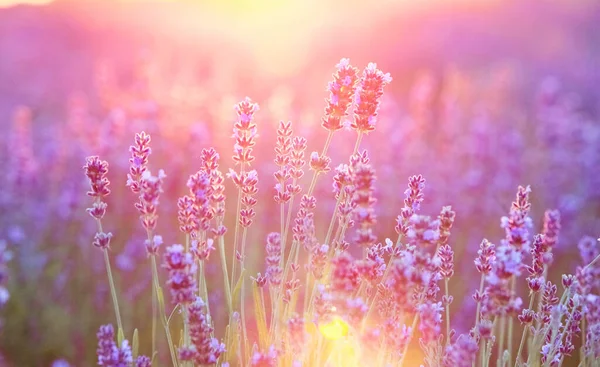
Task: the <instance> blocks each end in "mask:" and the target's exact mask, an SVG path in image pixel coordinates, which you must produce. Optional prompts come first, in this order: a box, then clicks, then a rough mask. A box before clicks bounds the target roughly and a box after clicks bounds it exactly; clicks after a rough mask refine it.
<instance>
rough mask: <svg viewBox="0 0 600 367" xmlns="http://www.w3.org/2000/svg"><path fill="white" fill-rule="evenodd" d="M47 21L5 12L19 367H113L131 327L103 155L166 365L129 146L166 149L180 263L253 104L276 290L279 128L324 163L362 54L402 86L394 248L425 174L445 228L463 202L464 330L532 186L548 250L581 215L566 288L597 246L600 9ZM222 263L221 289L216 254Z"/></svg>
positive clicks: (560, 263)
mask: <svg viewBox="0 0 600 367" xmlns="http://www.w3.org/2000/svg"><path fill="white" fill-rule="evenodd" d="M30 3H38V4H27V5H23V4H20V5H17V4H14V3H13V2H12V1H6V0H4V1H0V162H1V166H0V167H1V169H2V174H0V239H3V240H4V241H5V243H6V247H7V250H3V251H4V252H5V253H6V254H7V253H8V252H10V253H11V254H12V259H10V261H8V262H7V265H6V266H7V267H6V266H5V265H1V266H0V270H1V271H0V273H1V275H2V276H1V277H0V282H2V283H3V284H4V286H5V287H6V289H7V290H8V292H9V293H10V298H8V301H7V302H5V304H4V305H3V307H2V311H1V318H2V326H1V329H0V353H1V354H2V362H0V363H3V364H4V365H6V366H52V365H53V363H54V366H67V365H71V366H92V365H94V364H95V361H94V357H95V343H96V339H95V331H96V330H97V328H98V326H99V325H100V324H103V323H107V322H110V321H111V320H112V318H113V316H112V311H111V310H112V306H111V304H110V298H109V294H108V291H109V290H108V284H107V282H106V275H105V270H104V264H103V262H102V258H101V256H99V252H98V250H97V249H96V248H94V247H93V246H92V245H91V241H92V237H93V234H94V228H93V226H94V222H93V221H92V220H90V218H89V217H88V216H87V214H86V213H85V208H86V207H87V206H88V205H89V200H88V198H87V197H86V196H85V192H86V190H87V187H86V186H87V182H86V180H85V178H84V175H83V172H82V166H83V163H84V161H85V157H86V156H87V155H92V154H94V155H96V154H97V155H101V157H102V158H103V159H105V160H107V161H108V162H109V164H110V173H109V178H110V180H111V181H112V189H113V193H112V194H111V196H110V200H109V210H108V214H107V220H106V224H105V227H106V228H107V229H108V230H110V231H111V232H112V233H113V234H114V236H115V237H114V238H113V242H112V250H111V256H112V261H113V267H114V271H115V272H116V276H117V286H118V288H119V292H120V294H121V299H122V301H121V306H122V307H123V308H124V310H123V311H122V312H123V315H124V316H123V317H124V319H125V320H126V335H131V333H132V332H133V327H134V326H135V327H138V328H139V329H140V337H141V341H142V343H146V346H147V342H148V341H149V335H148V334H149V324H150V287H149V285H150V272H149V267H148V265H147V259H146V253H145V250H144V247H143V240H144V236H145V233H144V232H143V231H142V229H141V226H140V223H139V221H138V219H137V214H136V212H135V209H134V207H133V203H134V201H135V198H134V197H133V195H132V194H131V193H130V192H129V190H128V189H127V188H126V187H125V181H126V171H127V165H128V156H129V153H128V146H129V145H131V144H132V142H133V136H134V133H135V132H139V131H141V130H145V131H146V132H148V133H150V134H151V135H152V139H153V143H152V147H153V153H152V156H151V163H150V168H151V169H152V171H153V172H155V171H157V170H158V169H159V168H163V169H164V170H165V171H166V173H167V176H168V177H167V179H166V186H167V187H166V192H165V194H164V195H163V197H162V199H161V206H160V210H159V213H160V219H159V230H158V232H159V233H160V234H162V236H163V238H165V242H166V243H167V244H170V243H177V242H181V241H182V236H181V235H180V233H179V232H178V231H177V226H176V212H175V211H176V199H177V197H178V196H180V195H181V194H183V193H184V192H185V189H186V188H185V181H186V179H187V177H188V176H189V174H191V173H193V172H195V171H196V170H197V169H198V164H199V153H200V151H201V149H202V148H206V147H210V146H213V147H215V148H216V149H217V150H218V151H219V152H220V153H221V157H222V167H224V168H225V169H226V168H227V167H232V163H231V158H230V152H231V151H232V144H233V143H232V139H230V136H231V129H232V124H233V121H234V119H235V113H234V111H233V108H232V107H233V105H234V104H235V103H236V102H237V101H239V100H241V99H242V98H243V97H245V96H249V97H251V98H252V99H253V100H255V101H256V102H258V103H259V104H260V106H261V110H260V111H259V113H258V114H257V123H258V128H259V134H260V137H259V140H258V146H257V151H256V156H257V161H256V166H255V167H256V168H257V170H258V171H259V177H260V178H261V182H260V195H259V196H258V198H259V203H260V204H259V207H258V218H259V219H260V220H258V221H257V223H256V224H255V225H254V226H253V227H252V229H251V231H250V237H249V240H250V242H249V243H250V250H249V251H250V254H249V255H248V256H249V257H250V258H251V259H252V260H251V261H252V264H253V265H252V266H253V269H252V271H251V272H256V271H261V270H262V267H263V265H264V256H263V249H264V239H265V235H266V234H267V233H268V232H270V231H272V230H277V229H278V227H277V226H278V224H277V222H276V221H275V222H273V223H271V221H270V220H269V218H272V217H275V218H277V215H278V214H277V213H278V212H277V206H276V204H275V203H274V202H273V200H272V194H273V190H274V189H273V185H274V184H275V182H274V179H273V178H272V172H274V170H275V167H274V164H273V158H274V153H273V147H274V143H275V135H276V133H275V129H276V124H277V123H278V121H279V120H291V121H292V122H293V124H294V125H293V126H294V130H295V132H296V133H297V134H299V135H302V136H304V137H306V138H307V139H308V145H309V148H308V149H309V151H313V150H320V149H321V147H322V145H323V142H324V140H325V137H326V134H325V130H323V129H322V128H321V127H320V118H321V116H322V112H323V108H324V105H325V103H324V98H325V97H327V94H326V91H325V87H326V85H327V82H328V81H329V80H330V79H331V73H332V72H333V70H334V66H335V64H336V63H337V62H338V61H339V60H340V59H341V58H342V57H349V58H350V60H351V62H352V64H354V65H356V66H358V67H361V68H362V67H364V66H366V64H367V63H368V62H370V61H373V62H376V63H377V64H378V66H379V67H380V68H381V69H382V70H383V71H385V72H389V73H391V75H392V77H393V79H394V80H393V82H392V84H390V85H389V86H388V87H387V89H386V94H385V96H384V101H383V104H382V111H381V116H380V119H379V122H378V124H377V129H376V131H375V132H373V133H372V134H370V135H369V136H368V137H366V138H365V139H363V145H362V147H363V148H366V149H368V150H369V151H370V154H371V156H372V160H373V162H374V166H375V168H376V170H377V173H378V177H379V178H378V181H377V193H376V195H377V198H378V200H379V205H378V208H377V214H378V216H379V221H378V227H377V228H378V237H379V240H381V241H382V240H383V239H385V238H386V237H393V236H394V235H395V234H394V230H393V227H394V220H395V216H396V215H398V214H399V211H400V208H401V205H402V200H403V198H404V195H403V192H404V190H405V188H406V185H407V178H408V176H409V175H412V174H418V173H421V174H423V175H424V176H425V178H426V180H427V183H426V191H425V202H424V205H423V209H422V210H423V212H424V213H427V214H430V215H433V216H436V215H437V214H438V213H439V210H440V208H441V206H442V205H452V207H453V208H454V210H456V212H457V217H456V218H457V219H456V223H455V226H454V229H453V233H452V237H451V241H450V244H451V245H452V246H453V247H454V248H455V252H456V255H455V259H456V263H457V265H456V269H457V272H456V275H455V276H454V278H453V279H452V281H451V283H450V285H451V293H453V294H454V295H455V302H454V303H453V304H452V308H451V310H452V313H453V317H452V320H453V321H454V322H456V325H455V327H456V328H457V329H459V330H464V329H465V328H468V327H469V325H470V324H471V323H472V322H473V321H472V315H473V314H474V302H473V301H472V299H471V297H470V294H471V292H472V291H473V290H474V289H475V288H476V286H477V284H474V283H472V282H471V279H476V280H477V279H479V278H478V277H473V276H472V275H473V272H474V266H473V258H474V255H475V253H476V250H477V247H478V244H479V242H480V241H481V239H482V238H484V237H486V238H488V239H490V240H491V241H492V242H498V241H499V240H500V239H501V238H502V234H503V232H502V230H501V228H500V218H501V217H502V216H503V215H506V214H507V213H508V210H509V207H510V203H511V201H512V200H513V198H514V195H515V192H516V188H517V186H518V185H531V187H532V190H533V192H532V195H531V197H532V201H533V208H532V217H533V219H534V229H533V231H535V232H537V231H539V230H540V229H541V222H542V218H543V213H544V211H545V210H546V209H555V208H556V209H559V210H560V212H561V217H562V227H563V229H562V232H561V235H560V244H559V246H558V248H556V250H555V251H556V254H555V257H556V261H555V265H554V268H553V269H554V271H552V272H551V274H550V278H551V280H557V279H558V277H559V276H560V274H561V273H563V272H572V271H573V269H574V267H575V266H576V265H578V264H579V261H580V259H579V254H578V250H577V243H578V241H579V240H580V239H581V238H582V237H583V236H585V235H593V236H597V234H598V232H599V230H600V226H599V224H600V223H599V221H598V218H599V216H598V214H599V211H600V201H599V199H600V174H598V168H599V164H600V88H598V86H599V85H600V67H599V65H600V3H599V2H597V1H591V0H590V1H585V0H581V1H576V0H564V1H560V0H553V1H550V0H519V1H516V0H515V1H513V0H505V1H500V0H471V1H469V0H439V1H435V0H428V1H410V0H379V1H374V2H371V1H362V0H346V1H341V0H303V1H292V0H252V1H250V0H197V1H143V0H140V1H116V0H104V1H84V0H81V1H73V0H62V1H61V0H57V1H53V2H51V1H37V2H36V1H30ZM353 142H354V135H353V134H352V133H351V132H346V131H343V132H340V133H338V134H336V136H335V137H334V140H333V145H332V149H331V150H330V151H331V155H332V158H333V165H334V166H335V165H337V164H339V163H343V162H346V161H347V156H348V154H349V153H350V152H351V149H352V145H353ZM305 178H306V179H307V180H308V179H310V178H309V177H305ZM331 178H332V175H331V174H329V175H327V176H325V178H322V179H321V180H320V183H319V186H318V189H317V198H318V199H319V207H318V211H317V214H316V215H317V218H323V220H324V221H326V222H327V223H328V221H329V219H328V218H329V217H330V216H331V211H332V207H333V205H334V201H333V197H332V194H331ZM305 184H307V182H305ZM227 190H228V192H232V191H231V190H232V184H231V183H229V182H228V186H227ZM230 204H231V202H230ZM232 210H233V208H232ZM232 210H230V212H232ZM317 223H319V221H317ZM317 230H318V231H325V230H326V228H317ZM0 249H1V246H0ZM0 258H2V259H4V260H8V256H1V257H0ZM211 266H212V267H211V268H209V269H208V271H209V272H215V274H217V275H218V274H219V272H220V270H219V269H218V261H217V259H216V257H215V258H214V259H213V260H212V264H211ZM215 278H216V279H219V277H218V276H216V277H215ZM163 279H164V274H163ZM520 287H521V288H522V290H523V289H524V287H525V285H524V284H521V285H520ZM209 289H210V293H211V299H210V301H211V310H213V313H214V315H213V316H214V317H215V319H217V320H219V318H221V319H222V317H223V316H224V314H225V311H224V310H222V307H221V306H220V305H222V303H221V301H220V300H221V298H222V296H223V295H222V293H221V290H220V287H219V282H216V283H215V284H209ZM0 298H3V297H0ZM3 303H4V302H3ZM219 310H221V311H219ZM142 345H144V344H142ZM146 349H147V348H146ZM141 352H144V353H146V352H147V350H145V349H144V347H142V349H141ZM60 363H63V364H60ZM573 363H575V362H573ZM575 365H576V364H575Z"/></svg>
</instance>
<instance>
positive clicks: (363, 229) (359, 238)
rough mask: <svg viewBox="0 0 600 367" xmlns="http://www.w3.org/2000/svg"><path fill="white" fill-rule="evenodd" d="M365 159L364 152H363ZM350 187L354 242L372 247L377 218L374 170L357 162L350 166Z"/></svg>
mask: <svg viewBox="0 0 600 367" xmlns="http://www.w3.org/2000/svg"><path fill="white" fill-rule="evenodd" d="M365 159H368V158H366V152H365ZM352 173H353V174H352V186H353V188H354V197H353V198H352V202H353V203H352V206H353V207H354V222H355V223H356V224H357V226H358V228H357V231H356V236H355V239H354V242H355V243H356V244H357V245H359V246H360V247H368V246H370V245H372V244H373V243H374V242H375V241H376V240H377V237H376V236H375V235H374V234H373V226H374V225H375V223H376V222H377V216H376V215H375V212H374V208H373V207H374V205H375V203H376V202H377V200H376V199H375V197H374V195H373V194H374V191H375V188H374V183H375V179H376V177H375V170H374V169H373V167H372V166H371V165H370V164H368V163H363V162H362V161H357V162H356V163H355V164H353V165H352Z"/></svg>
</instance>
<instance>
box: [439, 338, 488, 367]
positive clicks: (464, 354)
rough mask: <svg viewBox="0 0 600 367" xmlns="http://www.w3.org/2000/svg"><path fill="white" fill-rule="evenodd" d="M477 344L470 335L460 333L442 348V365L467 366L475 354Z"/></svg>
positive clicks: (452, 366)
mask: <svg viewBox="0 0 600 367" xmlns="http://www.w3.org/2000/svg"><path fill="white" fill-rule="evenodd" d="M477 351H479V346H478V345H477V341H476V340H475V339H474V338H473V337H471V336H470V335H460V336H459V337H458V338H457V339H456V341H455V342H453V343H451V344H449V345H448V346H447V347H446V349H445V350H444V357H443V361H442V366H443V367H469V366H471V365H472V363H473V360H474V359H475V357H476V356H477Z"/></svg>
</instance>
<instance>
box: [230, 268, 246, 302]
mask: <svg viewBox="0 0 600 367" xmlns="http://www.w3.org/2000/svg"><path fill="white" fill-rule="evenodd" d="M244 275H246V269H243V270H242V274H240V278H239V279H238V281H237V283H236V284H235V288H234V289H233V294H232V296H231V299H232V303H233V308H234V309H235V306H236V305H237V304H238V302H239V298H240V292H241V290H242V280H244Z"/></svg>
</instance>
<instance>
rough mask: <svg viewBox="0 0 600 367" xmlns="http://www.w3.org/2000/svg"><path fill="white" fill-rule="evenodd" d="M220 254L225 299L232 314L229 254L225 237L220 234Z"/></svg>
mask: <svg viewBox="0 0 600 367" xmlns="http://www.w3.org/2000/svg"><path fill="white" fill-rule="evenodd" d="M219 254H220V255H221V269H222V270H223V282H224V284H225V300H226V301H227V310H228V311H229V315H230V316H231V314H232V313H233V305H232V304H231V302H232V300H231V287H230V286H229V274H228V271H227V256H226V255H225V238H224V237H223V236H219Z"/></svg>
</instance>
